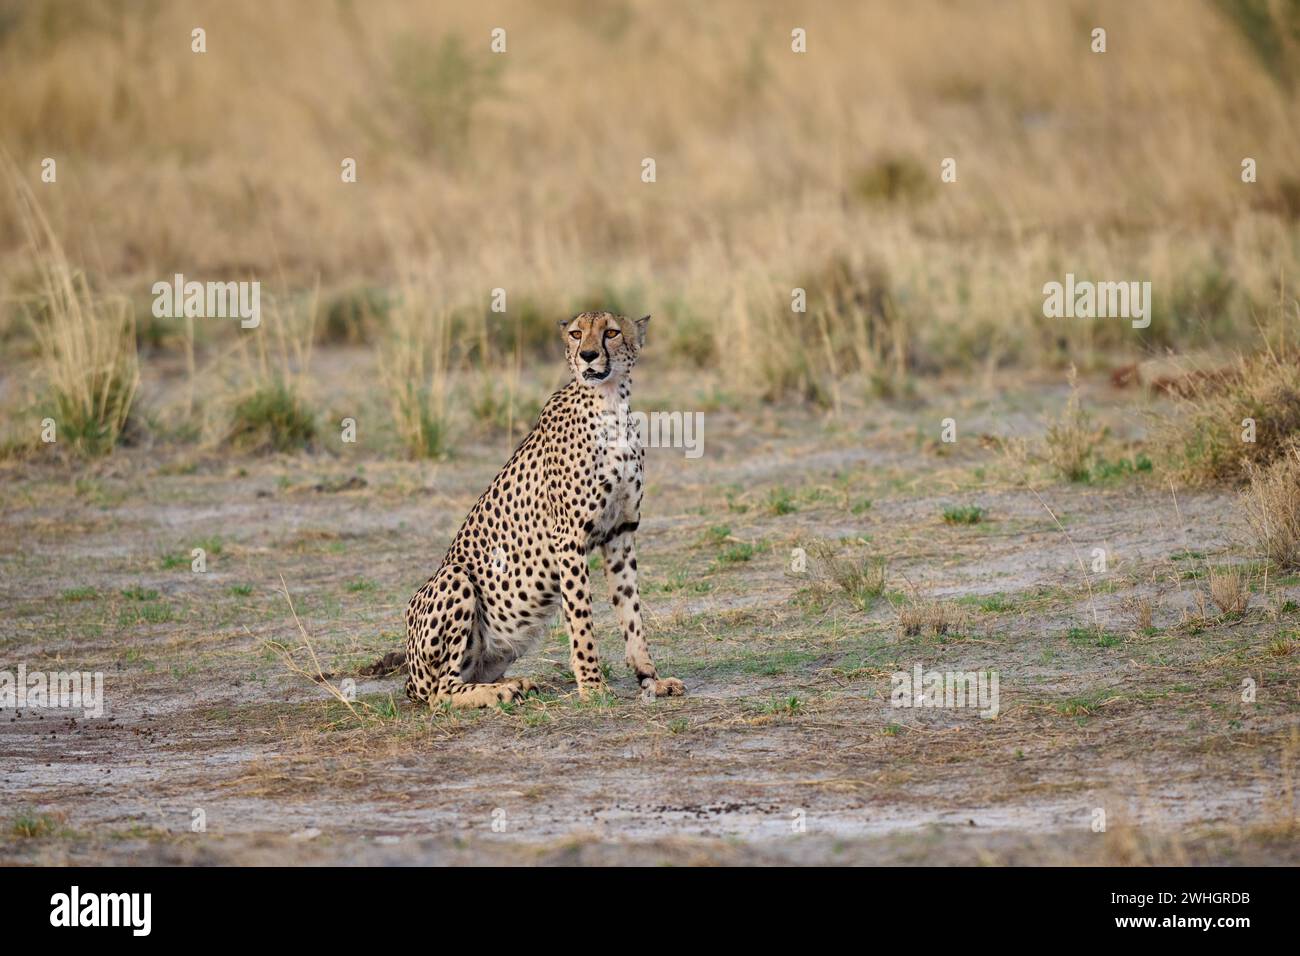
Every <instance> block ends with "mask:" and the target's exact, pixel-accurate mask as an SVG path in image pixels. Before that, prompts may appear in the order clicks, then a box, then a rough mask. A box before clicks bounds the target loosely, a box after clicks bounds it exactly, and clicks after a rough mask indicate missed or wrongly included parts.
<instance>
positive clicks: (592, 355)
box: [578, 349, 600, 362]
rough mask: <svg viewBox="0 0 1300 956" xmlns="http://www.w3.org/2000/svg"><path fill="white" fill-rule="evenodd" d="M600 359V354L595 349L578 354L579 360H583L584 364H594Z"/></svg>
mask: <svg viewBox="0 0 1300 956" xmlns="http://www.w3.org/2000/svg"><path fill="white" fill-rule="evenodd" d="M599 357H600V353H599V352H597V351H596V350H595V349H588V350H587V351H585V352H579V353H578V358H580V359H582V360H583V361H584V362H594V361H596V359H597V358H599Z"/></svg>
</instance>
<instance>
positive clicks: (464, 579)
mask: <svg viewBox="0 0 1300 956" xmlns="http://www.w3.org/2000/svg"><path fill="white" fill-rule="evenodd" d="M649 321H650V316H648V315H647V316H646V317H645V318H642V319H637V320H636V321H635V322H633V321H630V320H628V319H627V318H625V317H623V316H620V315H614V314H612V313H610V312H584V313H582V314H581V315H578V316H575V317H574V318H572V319H569V320H566V321H563V322H561V323H560V326H561V328H562V329H563V331H564V341H565V346H566V349H567V352H568V362H569V368H570V370H571V371H572V372H573V381H571V382H569V384H567V385H566V386H564V387H563V388H562V389H560V390H559V391H558V392H556V393H555V394H554V395H552V396H551V399H550V401H548V402H547V403H546V405H545V407H544V408H543V409H542V412H541V415H540V416H539V417H538V419H537V424H536V425H535V426H534V427H533V430H532V431H531V432H530V433H529V434H528V436H527V437H526V438H525V439H524V440H523V441H522V442H521V443H520V444H519V447H518V448H516V449H515V453H514V454H513V455H511V456H510V460H509V461H508V462H506V464H505V467H504V468H502V469H501V472H500V474H498V475H497V476H496V478H495V479H493V481H492V484H491V485H490V486H489V487H488V490H487V491H485V492H484V493H483V495H482V497H480V498H479V499H478V501H477V502H476V503H475V505H474V507H473V508H471V509H470V512H469V515H468V516H467V517H466V518H465V523H464V524H463V525H462V526H461V529H460V531H459V532H458V533H457V535H456V537H455V539H454V540H453V541H452V543H451V547H450V548H449V549H448V550H447V556H446V557H445V558H443V559H442V566H441V567H440V568H439V569H438V571H437V573H436V574H434V576H433V577H432V578H430V579H429V581H428V583H426V584H425V585H424V587H422V588H420V590H419V591H417V592H416V593H415V596H414V597H412V598H411V602H410V604H409V605H407V608H406V663H407V678H406V695H407V696H408V697H409V698H411V700H413V701H417V702H422V703H424V702H427V703H429V704H430V705H433V704H434V703H439V702H442V701H448V702H450V704H451V706H453V707H484V706H489V705H491V704H495V703H498V702H505V701H513V700H517V699H520V698H522V697H524V696H525V695H526V694H527V693H528V692H529V691H530V690H533V689H534V685H533V683H532V682H531V681H528V680H524V679H522V678H518V677H515V678H508V679H504V680H503V679H502V677H503V675H504V674H505V670H506V668H507V667H509V666H510V664H511V663H512V662H513V661H515V660H517V659H518V658H519V657H521V656H522V655H524V654H526V653H527V652H528V650H529V649H530V648H531V647H532V646H533V645H534V643H536V641H537V640H538V638H539V637H540V636H541V634H542V632H543V631H544V630H545V628H546V625H547V623H548V622H549V620H550V618H551V616H552V615H553V613H554V608H555V605H556V604H558V603H561V602H562V603H563V608H564V623H565V626H566V629H567V630H568V635H569V660H570V662H571V664H572V667H573V674H574V677H576V678H577V681H578V692H579V694H580V695H581V696H582V697H584V698H585V697H586V696H587V695H588V694H589V693H590V692H591V691H592V690H594V689H598V688H600V687H601V686H602V678H601V671H600V662H599V659H598V657H597V654H596V642H595V633H594V630H593V621H592V615H591V591H592V585H591V581H590V578H589V575H588V572H587V555H588V554H589V553H590V552H591V551H594V550H595V549H596V548H600V549H601V553H602V555H603V556H604V563H605V576H606V577H607V578H608V579H609V586H610V591H611V597H610V600H611V601H612V602H613V604H614V607H615V608H616V609H617V611H618V617H619V621H620V623H621V625H622V630H623V643H624V646H625V649H626V658H627V663H628V665H629V666H630V667H631V668H632V669H633V670H634V671H635V672H636V676H637V680H638V682H640V684H641V686H642V688H643V689H644V690H643V693H644V694H645V695H646V696H647V697H649V696H650V695H651V694H653V695H655V696H669V695H675V694H682V693H684V692H685V687H684V686H683V685H682V682H681V681H679V680H676V679H675V678H665V679H661V678H660V677H659V675H658V673H657V672H656V670H655V665H654V662H653V661H652V660H651V659H650V650H649V648H648V647H647V646H646V640H645V629H644V627H643V625H642V623H641V597H640V595H639V594H638V593H637V587H636V548H635V545H634V543H633V537H632V536H633V533H634V532H635V531H636V529H637V524H638V523H639V521H640V509H641V493H642V487H643V484H644V479H643V472H642V465H643V462H644V459H645V452H644V450H643V448H642V446H641V436H640V434H639V430H638V429H637V427H636V426H635V424H634V423H632V422H631V420H630V416H627V415H626V414H624V415H622V416H618V415H617V409H618V406H619V405H620V404H622V405H626V404H627V402H628V399H629V396H630V395H631V377H630V373H631V371H632V366H633V365H635V364H636V359H637V353H638V352H639V351H640V349H641V347H642V346H643V345H644V344H645V333H646V326H647V324H648V323H649ZM618 421H624V422H627V425H626V428H625V435H624V436H623V437H624V439H625V440H619V436H618V429H617V428H614V427H612V425H613V424H614V423H616V422H618Z"/></svg>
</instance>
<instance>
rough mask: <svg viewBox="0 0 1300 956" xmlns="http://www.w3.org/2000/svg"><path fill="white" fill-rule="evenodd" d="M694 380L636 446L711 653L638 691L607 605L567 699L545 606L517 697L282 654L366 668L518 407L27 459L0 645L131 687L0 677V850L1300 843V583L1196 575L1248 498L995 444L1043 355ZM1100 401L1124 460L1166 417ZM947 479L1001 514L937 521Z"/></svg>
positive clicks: (87, 858)
mask: <svg viewBox="0 0 1300 956" xmlns="http://www.w3.org/2000/svg"><path fill="white" fill-rule="evenodd" d="M337 361H340V362H342V361H343V360H342V359H339V360H337ZM360 377H364V376H360ZM667 382H668V379H667V378H664V379H662V380H661V381H660V382H659V384H658V385H657V387H651V388H644V389H643V388H642V387H641V384H642V382H641V377H638V389H637V392H636V405H637V406H638V407H641V408H664V407H680V404H681V403H674V404H671V405H670V404H669V403H668V402H667V401H665V396H667V395H670V394H672V393H673V389H672V388H669V387H668V384H667ZM536 387H537V390H538V395H539V397H540V396H541V394H542V393H543V390H544V388H545V385H544V384H541V383H539V384H537V386H536ZM699 394H700V395H701V396H709V395H711V396H712V397H711V398H707V401H706V399H705V398H701V404H700V405H698V406H697V407H700V408H702V409H703V410H704V411H705V423H706V428H705V435H704V442H705V443H704V454H703V455H701V456H700V457H699V458H697V459H687V458H685V457H684V455H683V453H682V450H681V449H671V448H661V449H651V450H650V451H649V452H648V461H647V468H648V474H649V480H648V488H647V495H646V500H645V504H644V509H643V520H642V524H641V530H640V532H639V535H638V550H639V557H640V573H641V587H642V593H643V595H644V604H645V606H646V609H647V627H648V632H649V636H650V642H651V649H652V651H653V652H654V654H655V657H656V661H657V663H658V665H659V669H660V672H661V673H663V674H666V675H670V676H675V677H679V678H681V679H682V680H684V681H685V682H686V685H687V696H686V697H685V698H682V699H669V700H660V701H655V702H651V703H646V702H643V701H641V700H639V699H638V696H637V694H636V691H635V688H634V686H633V680H632V677H631V675H630V673H629V672H628V671H627V669H626V667H625V666H624V665H623V663H622V660H621V647H620V644H621V641H620V639H619V637H618V633H617V628H616V626H615V624H614V619H613V617H612V615H611V613H610V610H609V607H608V604H607V603H604V602H602V603H601V604H600V605H599V610H598V618H599V620H600V621H601V623H602V627H601V634H602V635H603V637H602V641H601V645H600V649H601V652H602V658H603V660H605V661H607V662H608V663H609V682H610V683H609V687H610V693H609V695H608V696H606V697H604V698H601V699H595V700H591V701H586V702H580V701H579V700H578V699H577V696H576V693H574V687H573V685H572V684H571V682H570V681H569V680H568V679H567V674H566V672H567V654H566V651H565V647H564V643H563V639H562V633H563V632H562V629H561V628H559V627H558V626H557V627H556V628H555V629H553V631H552V633H551V634H550V636H549V637H548V639H547V642H546V644H545V645H544V646H543V647H542V648H541V649H540V650H539V651H538V652H536V653H534V654H533V655H531V656H529V657H528V658H526V659H524V660H523V661H521V662H519V663H518V664H516V665H515V667H514V668H513V669H512V671H511V673H514V674H520V675H523V676H528V677H531V678H533V679H535V680H537V681H538V682H539V683H541V684H542V685H543V687H544V693H543V694H542V695H541V696H540V697H539V698H534V699H530V700H529V701H528V702H526V703H524V704H520V705H516V706H514V707H511V708H509V709H508V710H494V711H482V712H472V713H452V712H443V711H438V712H434V713H432V714H431V713H430V712H429V711H427V710H420V709H417V708H416V707H414V706H413V705H411V704H409V703H408V702H407V701H406V700H405V698H404V697H403V695H402V692H401V678H400V677H391V678H385V679H369V678H354V680H355V700H354V701H350V702H349V703H346V704H345V703H343V702H340V701H339V700H337V699H335V698H334V697H333V696H331V694H330V692H329V690H328V689H327V688H326V687H324V686H322V685H320V684H318V683H316V682H313V681H312V680H310V679H309V678H308V677H307V676H304V674H303V673H297V672H295V667H297V668H301V669H302V670H304V671H309V672H315V666H314V664H313V661H312V657H311V652H312V651H314V652H315V654H316V655H318V658H319V665H320V668H321V669H323V670H324V671H326V672H329V673H331V674H332V675H333V677H332V678H331V681H332V683H333V684H334V686H336V687H339V688H341V689H342V690H343V691H344V692H345V694H346V693H347V690H348V686H349V685H348V684H347V683H346V682H347V680H349V675H356V674H357V672H358V670H359V668H360V667H361V666H362V665H363V664H365V663H368V662H369V661H372V660H373V659H375V658H376V657H377V656H379V655H381V654H383V653H385V652H387V651H390V650H394V649H396V648H398V647H399V646H400V643H401V641H402V634H401V630H400V628H401V622H402V610H403V607H404V605H405V602H406V600H407V598H408V597H409V596H410V594H411V593H412V592H413V591H414V590H415V589H416V588H417V587H418V586H419V585H420V584H421V583H422V582H423V581H424V580H425V579H426V578H427V577H428V575H429V574H431V573H432V572H433V571H434V570H435V569H436V567H437V565H438V563H439V561H440V559H441V556H442V552H443V549H444V548H445V547H446V545H447V543H448V542H449V540H450V538H451V536H452V534H453V533H454V532H455V530H456V528H457V527H458V525H459V523H460V521H461V519H462V517H463V515H464V513H465V512H466V511H467V509H468V508H469V506H470V504H471V503H472V502H473V500H474V498H475V497H476V496H477V494H478V493H479V492H480V491H481V490H482V488H483V487H484V486H485V485H486V483H487V481H488V480H489V479H490V477H491V476H492V474H494V473H495V471H496V469H497V468H498V467H499V466H500V464H501V463H502V462H503V461H504V460H505V457H506V454H507V452H508V439H507V438H506V437H505V436H500V435H488V436H478V437H476V438H466V439H464V440H463V441H462V442H461V443H460V444H459V445H458V446H457V448H456V452H455V455H454V456H453V457H452V458H450V459H449V460H447V461H444V462H436V463H412V462H403V461H397V460H394V459H393V458H392V457H391V456H387V455H381V454H377V453H374V452H368V451H367V450H366V449H365V446H364V444H362V445H360V446H358V447H357V449H355V450H339V449H337V448H335V449H333V450H330V449H325V450H322V451H320V452H318V453H316V454H310V455H302V456H278V457H271V458H231V457H229V456H227V455H225V454H224V453H222V452H221V451H219V450H202V449H197V448H190V449H184V448H182V449H174V448H171V449H161V448H128V449H123V450H121V451H119V452H118V453H115V454H114V455H113V456H112V457H110V458H109V459H106V460H104V461H102V462H98V463H95V464H93V465H85V464H77V463H69V462H59V461H49V462H28V463H23V464H13V463H11V464H7V465H5V466H4V469H5V472H4V475H3V491H2V492H0V494H2V495H3V499H2V501H3V512H2V514H0V607H2V608H3V615H2V618H0V669H6V668H7V669H9V670H13V669H15V668H16V667H17V666H18V664H20V663H22V664H25V665H26V667H27V669H28V671H36V670H43V671H58V670H64V671H66V670H81V671H92V672H94V671H99V672H102V673H103V674H104V675H105V682H106V689H105V713H104V716H103V717H100V718H86V717H83V716H70V715H69V714H68V713H67V712H52V711H41V710H25V711H21V712H14V711H0V781H2V783H0V786H2V787H3V792H4V807H5V809H4V814H3V815H4V817H5V819H4V820H3V821H0V862H5V863H91V864H112V865H122V864H129V863H343V864H352V863H398V864H417V863H421V864H422V863H456V864H474V863H488V864H497V863H530V864H531V863H583V864H586V863H636V864H661V863H669V864H695V863H760V862H793V863H924V864H940V863H957V862H961V863H1018V864H1019V863H1202V862H1211V863H1227V864H1235V863H1277V864H1283V863H1290V864H1295V863H1298V862H1300V841H1298V840H1297V839H1296V837H1297V833H1300V829H1298V828H1297V819H1298V814H1300V806H1298V805H1297V796H1296V759H1297V756H1300V730H1298V729H1297V726H1298V722H1297V714H1300V706H1298V705H1300V680H1298V678H1300V641H1298V640H1297V637H1298V635H1297V628H1300V612H1298V611H1297V606H1296V602H1297V601H1300V580H1298V579H1297V578H1296V577H1294V576H1293V577H1291V578H1282V579H1280V580H1279V579H1272V580H1267V579H1265V578H1264V577H1263V576H1262V575H1260V574H1256V575H1255V576H1254V579H1253V581H1252V595H1251V603H1250V607H1249V609H1248V610H1247V611H1246V613H1245V614H1244V615H1239V616H1228V617H1225V616H1223V615H1220V614H1219V613H1218V612H1217V611H1216V610H1215V609H1214V608H1213V606H1212V605H1206V603H1205V599H1204V597H1203V595H1204V592H1205V590H1206V588H1205V580H1206V575H1207V574H1208V573H1209V569H1210V568H1212V567H1218V566H1221V565H1224V564H1237V563H1242V562H1247V561H1248V560H1249V558H1250V553H1249V548H1248V545H1247V543H1246V541H1247V539H1246V536H1245V533H1244V528H1243V526H1242V519H1241V516H1240V509H1239V505H1238V502H1237V498H1236V495H1235V493H1234V492H1232V491H1230V490H1223V491H1219V492H1212V493H1204V492H1201V493H1191V492H1182V491H1179V492H1175V491H1174V490H1173V489H1171V488H1170V487H1169V485H1168V484H1167V483H1165V482H1163V481H1162V480H1161V479H1160V478H1159V476H1158V474H1153V473H1148V472H1147V471H1146V470H1144V469H1142V468H1139V469H1137V470H1136V471H1129V470H1123V469H1117V470H1116V471H1117V473H1114V474H1110V475H1109V476H1107V477H1099V478H1098V479H1097V480H1094V481H1092V482H1088V483H1074V484H1070V483H1065V482H1062V481H1059V480H1055V479H1051V478H1050V477H1048V476H1047V475H1046V473H1045V471H1044V470H1043V468H1042V467H1041V465H1039V464H1037V463H1035V462H1033V461H1032V460H1031V461H1029V462H1027V463H1026V462H1024V461H1023V460H1021V459H1019V458H1017V457H1015V456H1013V455H1008V454H1006V453H1004V451H1003V450H1002V448H1001V446H1000V443H999V442H998V441H996V440H994V439H992V438H990V437H989V436H1003V437H1005V436H1009V435H1019V436H1023V437H1027V438H1030V439H1033V438H1034V437H1036V436H1041V434H1042V431H1043V413H1044V412H1045V411H1046V410H1048V409H1055V408H1059V407H1060V405H1061V404H1062V402H1063V400H1064V390H1063V387H1062V386H1060V385H1057V384H1051V383H1046V382H1044V383H1035V382H1032V381H1031V382H1026V381H1023V380H1011V381H991V382H980V383H974V382H951V383H949V382H944V383H930V384H929V385H927V386H926V387H925V388H924V389H923V390H922V391H921V393H920V394H917V395H915V396H909V397H907V398H899V399H895V400H892V401H881V400H871V401H866V400H860V401H858V402H856V403H851V404H849V405H847V406H846V407H845V408H843V409H841V410H840V412H839V414H829V413H827V412H825V411H820V410H816V409H812V408H806V407H795V406H781V407H761V406H754V405H751V404H745V403H741V402H735V401H729V400H727V399H726V397H725V395H724V396H722V397H721V398H719V397H718V392H717V390H716V388H714V389H712V390H711V391H706V390H703V389H701V390H700V393H699ZM1087 397H1088V400H1089V403H1090V405H1091V407H1093V408H1094V409H1095V411H1096V414H1097V416H1098V419H1099V421H1100V422H1101V423H1103V424H1105V425H1106V426H1107V427H1108V429H1109V433H1108V438H1107V443H1106V445H1105V446H1104V447H1105V453H1106V454H1108V455H1110V456H1112V457H1113V458H1114V460H1116V461H1118V460H1121V459H1131V460H1134V461H1137V460H1138V458H1137V456H1138V455H1139V454H1140V447H1141V446H1140V442H1141V439H1142V436H1143V425H1144V419H1143V415H1144V414H1156V415H1160V414H1167V413H1168V409H1167V408H1165V407H1163V406H1162V405H1161V404H1160V403H1159V402H1158V401H1154V400H1148V399H1145V398H1142V397H1140V396H1139V395H1138V394H1137V393H1135V392H1133V391H1123V392H1121V391H1113V390H1111V389H1110V388H1109V387H1108V386H1105V387H1103V386H1102V385H1095V386H1094V387H1092V388H1090V389H1089V390H1088V392H1087ZM335 404H336V405H337V404H338V403H337V402H336V403H335ZM950 416H951V417H953V418H954V419H955V421H956V426H957V439H958V440H957V441H956V442H955V443H953V444H947V443H944V442H942V441H940V427H941V425H940V422H941V420H942V419H943V418H945V417H950ZM960 506H978V507H980V508H982V509H984V511H983V517H982V520H979V521H977V522H975V523H972V524H961V523H949V522H948V521H945V519H944V516H943V513H944V510H945V509H952V508H956V507H960ZM1049 509H1050V511H1049ZM1053 516H1054V517H1053ZM1058 519H1059V525H1058ZM828 540H829V541H833V542H835V545H834V547H835V548H836V549H838V550H839V552H840V553H842V554H846V555H848V554H853V555H858V556H864V555H870V556H875V557H878V558H881V559H885V560H887V562H888V566H887V567H888V571H887V588H886V591H885V593H884V594H883V595H881V596H880V597H878V598H876V599H875V600H874V601H869V602H863V603H855V602H854V601H852V600H850V599H849V596H848V595H846V593H845V592H843V591H842V590H840V589H838V588H837V587H836V586H835V585H834V583H833V582H831V581H829V580H827V578H826V574H825V573H824V570H825V569H824V567H823V566H822V565H821V564H820V563H819V561H818V560H817V558H816V557H815V556H814V555H813V554H810V556H809V558H808V561H807V566H806V569H805V570H800V567H801V565H800V562H799V557H800V552H799V551H798V550H796V549H800V548H804V549H811V546H812V545H813V543H814V542H817V541H828ZM195 547H203V548H204V549H205V551H206V552H207V559H206V560H207V570H206V571H205V572H203V573H195V572H194V571H192V570H191V565H190V553H191V549H192V548H195ZM1094 548H1104V549H1105V553H1106V559H1107V567H1106V570H1105V571H1104V572H1101V573H1093V572H1092V571H1091V570H1087V571H1086V572H1085V570H1084V568H1090V567H1091V564H1092V561H1093V556H1094V552H1093V549H1094ZM1081 563H1082V567H1081ZM1252 567H1253V565H1252ZM281 579H283V582H284V585H285V586H286V587H287V591H288V595H289V596H290V597H291V598H292V601H293V607H294V608H295V609H296V611H297V614H298V615H299V617H300V619H301V622H302V628H303V630H301V631H300V630H299V628H298V627H297V625H296V624H295V622H294V619H293V616H292V614H291V613H290V609H289V605H288V603H287V601H286V596H285V594H284V593H283V592H282V591H281ZM1144 596H1145V597H1147V598H1150V599H1151V600H1152V601H1154V602H1155V611H1154V617H1153V620H1152V622H1151V626H1150V627H1145V626H1141V625H1140V623H1139V622H1138V620H1137V615H1136V612H1135V611H1134V606H1135V603H1136V600H1137V599H1140V598H1142V597H1144ZM936 600H938V601H943V602H947V607H948V608H949V610H950V613H951V614H952V615H953V616H954V617H955V620H954V621H953V623H952V624H951V626H949V628H948V630H947V633H942V634H936V633H933V629H923V632H922V633H920V634H907V633H905V632H904V631H905V629H904V628H903V627H902V626H901V625H900V617H899V609H900V608H903V609H906V608H907V607H909V606H911V605H914V604H916V602H918V601H920V602H925V601H936ZM557 625H558V621H557ZM304 634H305V635H306V639H305V638H304ZM308 639H309V641H310V648H309V647H308ZM286 654H288V655H289V657H290V658H291V659H292V662H294V663H293V664H291V663H290V662H289V661H288V660H286V657H285V655H286ZM918 664H919V665H921V666H922V668H923V669H924V670H927V671H928V670H932V669H935V670H939V671H996V672H997V673H998V675H999V679H1000V685H999V686H1000V690H999V694H1000V700H999V708H998V714H997V716H996V718H995V719H985V718H983V717H981V716H980V714H979V712H978V711H977V710H976V709H974V708H969V707H968V708H965V709H956V708H898V707H893V706H891V686H892V685H891V674H893V673H894V672H900V671H906V672H909V673H910V672H912V670H913V668H914V667H915V666H916V665H918ZM1247 681H1250V682H1253V686H1254V688H1255V699H1254V700H1253V701H1247V700H1244V699H1243V697H1244V696H1249V695H1244V694H1243V687H1244V686H1246V685H1245V684H1244V682H1247ZM1103 818H1104V827H1102V826H1100V825H1099V821H1101V820H1103Z"/></svg>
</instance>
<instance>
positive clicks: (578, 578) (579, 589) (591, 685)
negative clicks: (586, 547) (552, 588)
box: [562, 549, 605, 700]
mask: <svg viewBox="0 0 1300 956" xmlns="http://www.w3.org/2000/svg"><path fill="white" fill-rule="evenodd" d="M562 574H563V577H564V587H563V589H562V590H563V594H564V627H565V630H567V631H568V632H569V666H570V667H572V668H573V676H574V678H576V679H577V681H578V696H579V697H581V698H582V699H583V700H586V699H587V695H588V694H590V693H591V692H592V691H596V690H601V689H603V687H604V683H605V681H604V677H602V675H601V673H600V655H599V654H597V653H596V634H595V630H594V629H593V627H592V620H591V575H590V574H588V572H587V560H586V556H585V555H584V554H583V553H582V551H581V549H579V550H577V551H576V552H575V553H574V555H573V557H572V558H571V559H566V560H565V561H564V563H563V572H562Z"/></svg>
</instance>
